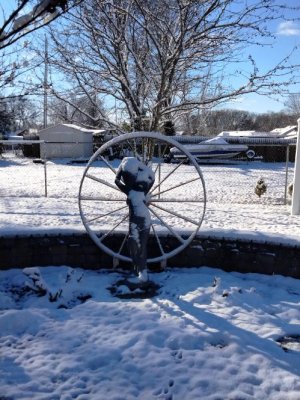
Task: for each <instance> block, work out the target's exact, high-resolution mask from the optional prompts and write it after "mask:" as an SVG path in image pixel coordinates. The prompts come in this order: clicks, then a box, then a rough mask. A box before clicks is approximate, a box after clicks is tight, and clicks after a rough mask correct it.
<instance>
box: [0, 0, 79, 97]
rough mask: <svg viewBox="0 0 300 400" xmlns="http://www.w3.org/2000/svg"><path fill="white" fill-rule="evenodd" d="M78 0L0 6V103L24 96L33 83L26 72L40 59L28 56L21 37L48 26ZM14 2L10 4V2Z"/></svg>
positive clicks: (25, 1)
mask: <svg viewBox="0 0 300 400" xmlns="http://www.w3.org/2000/svg"><path fill="white" fill-rule="evenodd" d="M80 1H81V0H18V1H17V0H16V1H14V2H13V1H10V2H7V4H6V7H5V8H4V6H2V5H0V93H1V94H0V104H1V102H6V101H7V98H8V97H10V98H11V99H13V98H16V99H18V98H19V97H20V96H26V95H28V94H30V93H31V92H32V91H33V90H36V89H37V88H36V85H32V84H30V80H29V79H28V75H29V73H30V71H32V70H34V69H36V68H37V67H38V66H39V65H40V64H41V63H42V62H43V61H40V60H35V61H33V59H30V58H28V55H29V54H30V51H29V50H28V45H29V41H27V40H24V41H23V42H22V41H20V39H21V38H23V37H24V36H26V35H28V34H30V33H33V32H34V31H36V30H37V29H39V28H41V27H43V26H46V25H48V24H49V23H50V22H51V21H53V20H55V19H56V18H57V17H58V16H60V15H61V14H63V13H64V12H66V11H68V10H69V9H71V8H72V7H73V6H74V5H76V4H79V3H80ZM13 3H14V4H13Z"/></svg>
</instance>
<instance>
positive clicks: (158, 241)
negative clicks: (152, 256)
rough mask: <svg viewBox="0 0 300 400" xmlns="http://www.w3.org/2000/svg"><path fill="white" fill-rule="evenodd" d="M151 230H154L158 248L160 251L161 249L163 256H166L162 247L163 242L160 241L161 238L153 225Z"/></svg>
mask: <svg viewBox="0 0 300 400" xmlns="http://www.w3.org/2000/svg"><path fill="white" fill-rule="evenodd" d="M151 228H152V230H153V233H154V236H155V238H156V241H157V244H158V247H159V249H160V252H161V254H162V255H165V254H166V253H165V252H164V249H163V247H162V245H161V242H160V240H159V236H158V234H157V232H156V230H155V228H154V225H153V224H151Z"/></svg>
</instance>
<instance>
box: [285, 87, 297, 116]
mask: <svg viewBox="0 0 300 400" xmlns="http://www.w3.org/2000/svg"><path fill="white" fill-rule="evenodd" d="M285 106H286V109H287V111H288V112H289V113H291V114H294V115H296V116H297V117H298V118H300V93H291V94H290V95H289V96H288V99H287V101H286V103H285Z"/></svg>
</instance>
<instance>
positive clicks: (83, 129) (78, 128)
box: [40, 124, 105, 134]
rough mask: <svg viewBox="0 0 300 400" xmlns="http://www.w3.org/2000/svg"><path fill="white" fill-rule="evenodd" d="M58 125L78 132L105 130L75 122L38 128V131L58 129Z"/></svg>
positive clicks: (99, 131)
mask: <svg viewBox="0 0 300 400" xmlns="http://www.w3.org/2000/svg"><path fill="white" fill-rule="evenodd" d="M60 127H68V128H70V129H74V130H76V131H80V132H86V133H93V134H95V133H101V132H105V130H104V129H92V128H84V127H82V126H80V125H75V124H57V125H54V126H51V127H48V128H45V129H42V130H40V132H45V131H46V130H50V129H51V130H53V129H57V130H59V128H60Z"/></svg>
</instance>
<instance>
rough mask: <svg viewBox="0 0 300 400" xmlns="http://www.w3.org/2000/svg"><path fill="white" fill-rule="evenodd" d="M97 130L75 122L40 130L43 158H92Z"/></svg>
mask: <svg viewBox="0 0 300 400" xmlns="http://www.w3.org/2000/svg"><path fill="white" fill-rule="evenodd" d="M94 132H95V130H93V129H87V128H82V127H81V126H77V125H73V124H58V125H55V126H52V127H50V128H46V129H42V130H41V131H39V132H38V135H39V138H40V140H44V141H45V143H42V144H41V158H47V159H49V158H90V157H91V156H92V154H93V134H94Z"/></svg>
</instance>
